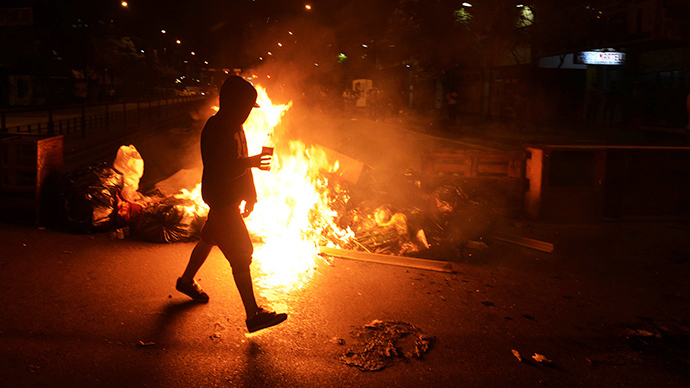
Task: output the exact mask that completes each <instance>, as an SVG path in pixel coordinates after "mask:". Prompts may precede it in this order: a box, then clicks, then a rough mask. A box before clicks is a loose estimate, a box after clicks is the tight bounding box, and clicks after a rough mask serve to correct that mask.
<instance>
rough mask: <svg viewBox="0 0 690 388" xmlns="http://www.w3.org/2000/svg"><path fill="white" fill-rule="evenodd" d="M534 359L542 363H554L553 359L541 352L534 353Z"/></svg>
mask: <svg viewBox="0 0 690 388" xmlns="http://www.w3.org/2000/svg"><path fill="white" fill-rule="evenodd" d="M532 359H534V361H536V362H538V363H541V364H552V363H553V361H551V360H549V359H548V358H546V356H544V355H543V354H539V353H534V354H533V355H532Z"/></svg>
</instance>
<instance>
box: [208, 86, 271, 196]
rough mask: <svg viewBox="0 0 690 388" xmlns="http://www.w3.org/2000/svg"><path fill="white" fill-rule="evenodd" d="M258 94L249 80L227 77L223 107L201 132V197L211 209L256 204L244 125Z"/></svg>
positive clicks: (221, 102) (222, 92)
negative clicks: (243, 202)
mask: <svg viewBox="0 0 690 388" xmlns="http://www.w3.org/2000/svg"><path fill="white" fill-rule="evenodd" d="M256 97H257V93H256V89H254V87H253V86H252V85H251V84H250V83H249V82H247V81H245V80H244V79H242V78H240V77H234V76H233V77H230V78H228V79H227V80H226V81H225V83H224V84H223V87H222V88H221V90H220V110H219V111H218V113H217V114H215V115H214V116H212V117H211V118H209V119H208V121H207V122H206V125H205V126H204V129H203V131H202V132H201V159H202V161H203V163H204V172H203V176H202V178H201V196H202V198H203V199H204V202H206V204H207V205H209V206H210V207H211V208H221V207H226V206H230V205H235V204H237V203H239V202H241V201H243V200H244V201H246V202H250V203H256V188H255V187H254V177H253V175H252V171H251V167H250V166H249V159H248V156H249V155H248V151H247V138H246V136H245V134H244V129H243V128H242V124H244V122H245V120H247V117H249V113H250V112H251V110H252V108H253V107H254V104H255V103H256Z"/></svg>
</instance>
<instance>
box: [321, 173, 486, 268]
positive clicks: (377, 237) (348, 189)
mask: <svg viewBox="0 0 690 388" xmlns="http://www.w3.org/2000/svg"><path fill="white" fill-rule="evenodd" d="M368 174H369V175H368V176H366V177H363V178H362V179H360V182H358V183H357V184H356V185H347V184H346V183H343V182H339V183H337V184H335V185H333V189H332V195H333V197H334V198H335V200H334V201H333V204H334V209H337V211H338V225H339V227H340V228H342V229H348V230H351V231H352V232H353V234H354V237H353V238H352V239H351V240H350V241H348V242H347V243H346V244H345V245H344V246H342V248H344V249H350V250H357V251H364V252H368V253H377V254H388V255H396V256H410V257H418V258H428V259H439V260H452V259H454V258H459V257H461V256H462V255H463V251H464V249H465V248H467V247H468V246H473V247H477V246H480V245H481V246H486V245H485V244H484V241H488V239H489V237H490V235H491V234H492V232H493V228H494V225H495V223H496V218H497V216H496V213H495V212H494V210H493V209H492V208H491V207H490V206H489V205H488V204H487V203H486V202H484V201H481V200H476V199H473V198H470V197H469V196H468V195H467V194H466V193H465V192H463V190H462V189H461V188H460V187H459V186H440V187H437V188H436V189H434V190H433V191H431V192H424V191H423V190H422V189H421V188H420V185H419V181H418V180H416V179H415V177H414V176H413V174H405V175H404V176H401V177H399V178H395V177H390V176H389V177H387V178H386V179H377V178H374V176H373V175H374V174H375V172H373V171H369V172H368ZM384 180H385V181H386V182H385V183H383V182H382V181H384ZM393 180H395V182H393ZM333 181H334V180H333V179H331V182H333ZM342 198H346V199H347V201H343V200H342Z"/></svg>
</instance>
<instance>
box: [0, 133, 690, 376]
mask: <svg viewBox="0 0 690 388" xmlns="http://www.w3.org/2000/svg"><path fill="white" fill-rule="evenodd" d="M353 125H354V124H353ZM341 129H342V128H341ZM183 134H186V135H189V136H191V137H192V138H193V137H194V133H193V131H192V130H188V129H177V130H173V131H169V132H165V133H164V134H161V137H157V138H155V139H154V138H152V139H150V140H147V141H150V143H142V144H137V147H138V148H139V149H140V151H141V153H142V155H143V156H144V159H145V161H147V167H145V168H146V172H145V176H144V178H145V179H144V180H143V181H144V183H145V184H146V185H150V183H151V182H153V181H155V180H157V179H159V177H164V176H166V175H169V174H172V173H174V172H175V171H176V169H177V168H178V167H179V166H180V165H183V166H187V167H189V166H190V165H191V167H193V166H194V165H195V163H197V161H196V159H195V158H194V157H193V154H191V153H192V152H194V151H193V150H194V143H193V142H187V141H184V138H185V136H186V135H185V136H182V135H183ZM388 135H390V134H387V135H386V136H388ZM377 136H378V137H385V136H383V135H382V134H381V133H379V134H377ZM390 136H392V135H390ZM390 136H389V138H388V140H390ZM404 136H406V137H407V136H411V135H409V134H405V135H404ZM416 141H417V144H418V145H420V146H421V145H422V144H425V145H426V144H428V145H429V146H432V147H433V146H434V142H435V141H436V140H434V139H429V138H426V139H416ZM333 144H334V147H335V146H336V145H338V144H340V145H342V144H343V143H342V142H340V143H339V142H338V141H333ZM189 147H191V148H189ZM371 149H372V154H371V155H359V156H358V157H360V158H362V159H364V158H369V159H368V160H367V162H368V163H376V162H377V161H378V160H382V157H381V155H379V153H380V150H381V148H378V149H377V148H376V147H375V145H374V144H372V145H371ZM374 151H376V152H374ZM398 151H400V150H399V149H398ZM177 152H181V153H180V154H178V153H177ZM156 155H158V156H156ZM399 157H400V158H402V159H404V160H408V159H409V158H414V155H412V154H410V153H409V152H405V151H401V152H400V154H399ZM186 158H189V159H186ZM387 160H389V159H387ZM146 174H149V176H147V175H146ZM501 227H502V229H503V230H504V231H506V232H511V233H516V234H520V235H523V236H526V237H531V238H535V239H540V240H544V241H548V242H551V243H553V244H554V246H555V250H554V251H553V252H552V253H545V252H541V251H536V250H532V249H528V248H524V247H520V246H516V245H512V244H509V243H505V242H498V241H497V242H495V243H494V244H493V245H492V247H491V248H490V249H488V250H485V251H481V252H474V253H473V255H472V256H469V257H467V258H466V259H463V260H461V261H456V262H453V268H454V273H443V272H434V271H425V270H418V269H411V268H406V267H399V266H391V265H383V264H375V263H365V262H360V261H353V260H347V259H339V258H323V259H319V260H317V261H316V262H315V264H314V266H313V274H312V275H311V276H310V277H308V281H307V282H306V283H305V284H304V286H303V287H302V288H300V289H295V290H290V291H289V292H281V293H279V294H276V293H272V292H271V290H268V289H263V288H258V289H257V293H258V294H259V296H260V300H261V301H262V302H263V303H265V304H267V305H270V306H274V307H276V308H279V309H281V310H285V311H286V312H287V313H288V314H289V318H288V320H287V321H286V322H285V323H284V324H282V325H280V326H278V327H275V328H271V329H268V330H265V331H263V332H259V333H258V334H254V335H247V333H246V329H245V327H244V316H243V315H244V314H243V310H242V306H241V302H240V299H239V296H238V294H237V291H236V289H235V288H234V284H233V281H232V276H231V271H230V268H229V266H228V264H227V262H225V260H224V259H223V258H222V256H221V255H220V253H219V252H218V251H216V250H214V251H213V253H212V255H211V257H210V258H209V261H208V262H207V263H206V264H205V266H204V267H203V268H202V269H201V271H200V272H199V274H198V276H197V278H199V279H200V281H201V283H202V284H203V286H204V288H205V289H206V291H207V292H208V293H209V294H210V296H211V301H210V303H208V304H206V305H196V304H193V303H190V302H189V301H188V299H187V298H186V297H185V296H184V295H182V294H179V293H177V292H176V291H175V290H174V284H175V279H176V277H177V276H179V275H180V273H181V272H182V270H183V269H184V266H185V264H186V261H187V259H188V256H189V253H190V252H191V249H192V247H193V244H192V243H173V244H154V243H149V242H143V241H137V240H135V239H123V240H118V239H111V238H110V237H109V235H108V234H107V233H102V234H74V233H71V232H68V231H64V230H51V229H39V228H36V227H33V226H28V225H22V224H16V223H0V247H1V251H0V284H1V285H2V290H3V291H2V296H3V299H4V300H5V302H4V303H3V307H2V309H0V387H12V388H14V387H535V386H537V387H538V386H547V387H651V386H654V387H686V386H688V385H690V373H689V372H688V371H689V370H690V368H689V366H690V309H689V308H688V307H690V306H689V303H688V302H689V301H690V286H689V285H688V281H687V279H689V278H690V277H689V276H688V275H690V225H688V224H687V223H683V222H647V223H630V222H629V223H603V224H597V225H543V224H534V223H528V222H522V221H515V220H503V221H502V224H501ZM375 320H380V321H383V322H405V323H409V324H411V325H414V326H415V327H416V328H418V329H419V330H421V331H422V332H423V333H425V334H426V335H428V336H430V337H432V338H433V341H432V344H431V347H430V349H429V350H428V351H427V352H426V353H424V354H423V356H422V357H421V359H416V358H414V357H393V358H390V359H388V360H389V361H391V365H390V366H388V367H386V368H384V369H382V370H379V371H375V372H372V371H362V370H360V369H358V368H356V367H354V366H350V365H347V364H345V363H344V362H343V361H342V357H343V355H345V354H346V352H347V351H348V349H351V350H357V349H360V347H361V345H362V341H363V337H362V336H357V334H358V333H361V332H362V331H363V330H364V326H365V325H367V324H369V323H371V322H372V321H375ZM513 351H516V352H517V353H519V354H520V355H521V357H522V358H523V361H519V360H518V358H517V357H516V356H515V355H514V352H513ZM535 353H536V354H540V355H543V356H545V357H546V358H548V359H549V360H550V361H551V362H537V361H536V360H534V359H533V358H532V356H533V355H535ZM393 361H395V362H393Z"/></svg>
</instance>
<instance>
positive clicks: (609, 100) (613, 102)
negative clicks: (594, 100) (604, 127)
mask: <svg viewBox="0 0 690 388" xmlns="http://www.w3.org/2000/svg"><path fill="white" fill-rule="evenodd" d="M603 98H604V113H603V121H604V122H607V121H608V123H609V125H613V122H614V121H616V118H617V117H616V116H617V114H618V110H619V108H620V105H621V104H620V102H621V101H620V98H621V95H620V90H618V85H617V84H616V81H611V82H609V87H608V88H607V89H606V90H605V91H604V95H603Z"/></svg>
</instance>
